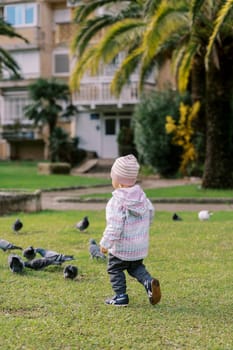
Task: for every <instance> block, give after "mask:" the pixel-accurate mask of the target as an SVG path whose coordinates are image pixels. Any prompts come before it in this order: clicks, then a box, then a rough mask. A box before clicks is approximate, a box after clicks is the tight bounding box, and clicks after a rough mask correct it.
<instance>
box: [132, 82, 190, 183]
mask: <svg viewBox="0 0 233 350" xmlns="http://www.w3.org/2000/svg"><path fill="white" fill-rule="evenodd" d="M181 101H187V102H188V101H189V96H188V95H184V96H180V95H179V93H178V92H176V91H173V90H171V89H168V90H165V91H153V92H151V93H150V95H147V96H143V97H142V99H141V102H140V104H139V105H138V106H137V107H136V109H135V112H134V117H133V120H134V122H133V125H134V135H135V144H136V148H137V151H138V155H139V159H140V161H141V162H142V163H144V164H145V165H150V166H152V167H153V168H154V170H155V171H157V172H158V173H160V174H161V175H162V176H165V177H169V176H174V175H175V174H176V172H177V171H178V168H179V164H180V157H181V147H179V146H176V145H174V144H172V142H171V139H172V137H171V135H168V134H167V133H166V130H165V122H166V116H167V115H172V116H173V117H174V119H175V120H178V118H179V104H180V102H181Z"/></svg>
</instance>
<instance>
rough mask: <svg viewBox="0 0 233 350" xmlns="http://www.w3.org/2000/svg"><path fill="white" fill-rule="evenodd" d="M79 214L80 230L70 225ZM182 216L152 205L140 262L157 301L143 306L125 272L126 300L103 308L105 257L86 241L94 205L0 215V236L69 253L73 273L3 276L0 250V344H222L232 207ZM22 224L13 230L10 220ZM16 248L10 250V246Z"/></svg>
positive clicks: (230, 329) (96, 227)
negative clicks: (97, 256) (85, 223)
mask: <svg viewBox="0 0 233 350" xmlns="http://www.w3.org/2000/svg"><path fill="white" fill-rule="evenodd" d="M84 214H87V215H88V217H89V219H90V223H91V224H90V227H89V229H88V232H86V233H79V232H78V231H77V230H76V229H75V228H74V224H75V223H76V222H77V221H79V220H80V219H81V218H82V217H83V216H84ZM181 216H182V218H183V221H180V222H173V221H172V220H171V214H170V213H167V212H157V213H156V218H155V220H154V222H153V225H152V227H151V239H150V252H149V256H148V257H147V258H146V259H145V264H146V266H147V268H148V270H149V271H150V272H151V273H152V274H153V276H154V277H157V278H159V279H160V282H161V289H162V294H163V296H162V299H161V302H160V304H158V305H156V306H154V307H153V306H151V305H150V304H149V302H148V299H147V296H146V293H145V291H144V288H143V287H142V286H141V285H140V284H139V283H138V282H137V281H135V280H133V279H132V278H130V277H127V284H128V294H129V297H130V304H129V306H128V307H127V308H116V307H113V306H106V305H105V304H104V299H105V298H106V297H109V296H111V295H112V290H111V286H110V284H109V280H108V276H107V273H106V265H105V263H102V262H97V261H93V260H91V259H90V257H89V253H88V241H89V238H91V237H93V238H95V239H96V240H97V241H99V239H100V237H101V235H102V232H103V229H104V226H105V213H104V211H93V212H92V211H90V212H85V213H84V212H82V211H66V212H64V211H61V212H60V211H59V212H55V211H54V212H53V211H44V212H40V213H31V214H26V213H18V214H14V215H9V216H3V217H0V230H1V234H0V238H4V239H7V240H8V241H10V242H12V243H15V244H17V245H21V246H22V247H23V248H26V247H28V246H30V245H33V246H34V247H39V246H41V247H43V248H49V249H52V250H56V251H58V252H61V253H64V254H74V256H75V257H76V261H74V262H73V264H74V265H76V266H78V268H79V276H78V278H77V280H76V281H69V280H64V278H63V268H64V266H65V265H66V264H67V263H66V264H64V265H63V266H61V267H59V266H50V267H48V268H46V269H45V270H44V271H33V270H29V269H27V270H26V269H25V271H24V273H23V274H22V275H19V274H13V273H12V272H11V271H10V270H9V268H8V264H7V257H8V255H9V253H8V252H6V253H4V252H3V251H1V250H0V284H1V293H0V300H1V313H0V326H1V332H0V344H1V349H2V350H11V349H12V350H17V349H19V350H22V349H26V350H35V349H41V350H45V349H46V350H47V349H58V350H76V349H80V350H92V349H93V350H94V349H95V350H96V349H101V350H102V349H103V350H105V349H106V350H108V349H109V350H112V349H114V350H120V349H121V350H127V349H134V350H148V349H151V350H152V349H153V350H154V349H155V350H157V349H158V350H163V349H164V350H167V349H174V350H175V349H185V350H193V349H195V350H198V349H201V350H208V349H209V350H232V349H233V338H232V333H233V322H232V320H233V307H232V300H233V285H232V260H233V240H232V222H233V213H232V212H215V215H214V216H212V217H211V220H210V221H208V222H200V221H198V219H197V215H196V213H194V212H182V213H181ZM16 217H20V219H21V220H22V221H23V223H24V227H23V229H22V231H20V232H19V233H18V234H15V233H13V232H12V229H11V225H12V223H13V222H14V220H15V219H16ZM14 252H15V253H17V254H19V255H21V254H22V253H21V252H20V251H14Z"/></svg>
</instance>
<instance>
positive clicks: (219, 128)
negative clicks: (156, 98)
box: [71, 0, 233, 188]
mask: <svg viewBox="0 0 233 350" xmlns="http://www.w3.org/2000/svg"><path fill="white" fill-rule="evenodd" d="M227 2H228V3H232V1H229V0H228V1H227ZM110 3H112V1H107V0H105V1H104V0H103V1H101V0H99V1H98V0H97V1H95V2H94V5H93V1H90V0H87V1H86V2H85V7H86V10H87V12H86V13H88V16H89V15H90V14H91V13H92V10H93V9H96V8H98V6H99V7H100V6H103V5H106V4H110ZM115 3H118V4H121V5H123V3H124V5H125V2H124V1H117V2H116V1H115ZM127 3H128V4H129V5H128V6H129V7H128V8H130V6H131V5H132V3H135V1H134V2H133V1H129V2H127ZM223 3H224V2H223V1H221V0H216V1H207V0H193V1H191V2H190V1H188V0H187V1H186V0H180V1H179V0H170V1H163V0H160V1H159V0H157V1H156V0H154V1H153V0H147V1H138V2H137V5H138V8H139V9H140V10H139V11H138V12H137V14H138V16H137V17H136V18H131V17H130V16H128V17H127V16H123V15H121V14H122V11H123V10H122V8H121V9H120V11H119V12H118V13H117V15H115V16H111V18H112V22H111V20H110V19H111V18H109V21H108V25H107V24H106V22H105V23H104V24H103V26H102V27H101V29H102V28H106V27H108V30H107V31H106V33H105V35H104V36H103V39H102V40H100V42H99V43H98V44H96V45H94V46H90V45H89V44H90V42H91V39H93V37H94V35H93V33H94V30H93V28H94V27H93V23H94V21H95V23H98V21H101V18H102V17H100V16H94V17H93V18H92V17H91V19H89V18H87V17H85V16H86V13H85V9H84V8H83V12H82V6H81V8H79V9H78V11H77V13H78V14H82V15H80V16H79V17H77V21H78V23H79V24H80V30H79V32H78V33H80V34H82V33H84V32H85V31H86V33H87V37H86V39H87V40H85V44H84V45H83V44H82V40H81V41H80V43H81V44H80V45H79V43H78V41H77V40H76V43H75V45H74V46H73V49H76V51H77V52H78V58H79V62H78V63H77V65H76V67H75V70H74V75H73V77H72V82H71V83H73V85H75V84H77V85H78V84H79V83H80V79H81V76H82V74H83V73H84V71H85V70H86V69H88V68H90V67H91V66H92V68H94V69H97V67H98V65H99V64H100V62H101V60H102V61H104V62H109V60H111V59H112V58H113V57H114V55H116V54H117V53H119V52H120V51H125V52H126V57H125V59H124V60H123V62H122V65H121V67H120V68H119V69H118V70H117V71H116V74H115V76H114V79H113V81H112V89H113V91H114V92H115V93H117V94H119V93H120V91H121V89H122V87H123V86H124V84H125V83H126V82H127V81H128V78H129V77H130V75H131V73H132V72H133V71H134V70H135V69H136V68H137V67H140V87H141V89H143V82H144V80H145V78H146V77H147V74H148V73H149V72H150V71H151V69H152V68H153V66H156V65H158V64H159V63H160V62H161V61H164V59H165V58H167V57H168V56H171V57H172V63H173V68H174V72H175V75H176V77H177V83H178V87H179V90H180V91H185V90H186V89H187V86H188V84H189V83H190V81H191V89H192V96H193V99H194V100H197V99H201V103H202V108H204V110H205V120H203V123H206V153H205V154H206V157H205V169H204V175H203V187H206V188H207V187H209V188H221V187H225V188H230V187H232V186H233V173H232V165H231V162H229V161H228V159H231V158H232V153H233V150H232V148H233V147H232V143H233V141H232V111H231V98H232V93H233V83H232V81H233V80H232V78H233V76H232V75H233V69H232V67H233V65H232V63H233V62H232V61H233V52H232V50H233V40H232V39H233V29H232V12H231V11H230V9H231V8H232V6H231V7H229V8H228V10H229V13H228V16H226V18H225V21H224V23H222V24H221V26H219V27H218V29H219V30H218V40H216V43H215V44H214V45H213V48H212V49H211V47H210V46H209V50H211V53H210V54H209V60H208V69H207V67H206V66H205V55H206V53H207V48H208V44H209V42H210V43H211V41H210V38H211V36H212V38H214V36H213V35H214V34H212V33H213V23H214V21H215V19H216V16H217V14H218V13H219V11H220V9H221V8H222V5H223ZM124 10H125V8H124ZM88 11H89V12H88ZM129 13H130V14H131V13H132V12H129ZM114 19H115V21H114ZM89 28H90V29H91V30H92V31H93V32H91V31H90V32H88V29H89ZM88 33H89V34H90V36H88ZM84 36H85V34H83V35H81V37H80V38H84ZM76 38H78V36H77V37H76ZM209 45H210V44H209ZM75 79H77V80H76V81H75Z"/></svg>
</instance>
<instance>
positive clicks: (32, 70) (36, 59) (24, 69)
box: [3, 50, 40, 79]
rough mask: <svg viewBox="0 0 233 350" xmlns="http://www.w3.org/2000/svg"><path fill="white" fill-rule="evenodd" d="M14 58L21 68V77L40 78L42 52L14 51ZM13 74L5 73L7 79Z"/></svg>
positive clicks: (12, 53)
mask: <svg viewBox="0 0 233 350" xmlns="http://www.w3.org/2000/svg"><path fill="white" fill-rule="evenodd" d="M11 55H12V57H13V58H14V59H15V61H16V62H17V63H18V65H19V67H20V75H21V76H22V77H23V78H28V79H29V78H38V77H39V76H40V52H39V51H37V50H27V51H21V52H17V51H12V52H11ZM10 75H11V73H10V72H9V71H8V70H6V71H4V72H3V76H4V78H5V79H9V78H10Z"/></svg>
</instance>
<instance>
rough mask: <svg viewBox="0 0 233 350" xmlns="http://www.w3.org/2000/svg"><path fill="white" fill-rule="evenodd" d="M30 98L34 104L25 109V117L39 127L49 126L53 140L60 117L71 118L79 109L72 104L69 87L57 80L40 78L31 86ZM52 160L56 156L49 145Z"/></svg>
mask: <svg viewBox="0 0 233 350" xmlns="http://www.w3.org/2000/svg"><path fill="white" fill-rule="evenodd" d="M28 88H29V98H30V99H31V100H32V103H31V104H29V105H27V106H25V107H24V112H25V116H26V117H27V118H29V119H30V120H33V121H34V124H35V125H36V126H37V125H44V124H46V125H48V129H49V137H48V139H49V140H51V137H52V136H53V133H54V132H55V131H56V126H57V122H58V119H59V118H60V117H71V116H72V115H74V114H76V113H77V108H76V107H75V106H74V105H73V104H72V103H71V102H70V90H69V86H68V85H67V84H65V83H63V82H59V81H57V80H56V79H53V78H52V79H50V80H47V79H43V78H39V79H38V80H37V81H36V82H35V83H33V84H31V85H29V87H28ZM48 147H49V151H50V152H49V154H50V160H51V161H55V159H56V155H54V152H51V144H50V143H49V146H48Z"/></svg>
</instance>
